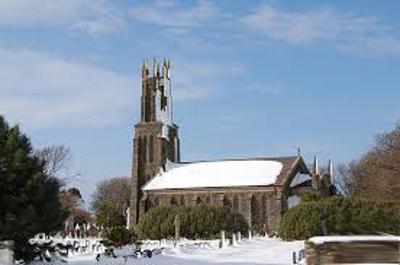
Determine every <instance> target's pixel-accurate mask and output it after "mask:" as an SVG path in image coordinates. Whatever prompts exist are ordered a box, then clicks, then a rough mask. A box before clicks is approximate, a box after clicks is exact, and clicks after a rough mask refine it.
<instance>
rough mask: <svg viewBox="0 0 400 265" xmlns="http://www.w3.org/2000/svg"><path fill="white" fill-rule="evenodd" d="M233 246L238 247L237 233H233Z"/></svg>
mask: <svg viewBox="0 0 400 265" xmlns="http://www.w3.org/2000/svg"><path fill="white" fill-rule="evenodd" d="M231 245H232V246H234V247H236V246H237V245H238V244H237V241H236V235H235V233H232V239H231Z"/></svg>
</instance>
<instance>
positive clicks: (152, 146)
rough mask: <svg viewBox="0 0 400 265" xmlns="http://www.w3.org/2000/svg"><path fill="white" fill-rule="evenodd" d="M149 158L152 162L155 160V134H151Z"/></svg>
mask: <svg viewBox="0 0 400 265" xmlns="http://www.w3.org/2000/svg"><path fill="white" fill-rule="evenodd" d="M149 145H150V146H149V156H150V157H149V160H150V162H153V161H154V135H152V136H150V144H149Z"/></svg>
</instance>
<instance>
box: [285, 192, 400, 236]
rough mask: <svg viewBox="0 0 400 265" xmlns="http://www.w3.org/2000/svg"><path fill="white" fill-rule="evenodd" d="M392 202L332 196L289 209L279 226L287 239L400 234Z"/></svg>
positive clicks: (399, 225)
mask: <svg viewBox="0 0 400 265" xmlns="http://www.w3.org/2000/svg"><path fill="white" fill-rule="evenodd" d="M394 206H395V205H394V204H392V203H383V202H375V201H369V200H360V199H352V198H339V197H331V198H326V199H322V200H317V201H306V202H302V203H300V204H299V205H297V206H295V207H293V208H291V209H289V210H288V211H287V212H286V213H285V214H284V216H283V218H282V220H281V224H280V226H279V236H280V237H281V238H282V239H284V240H305V239H308V238H310V237H312V236H318V235H323V226H325V229H326V231H327V232H328V234H330V235H357V234H382V233H387V234H395V235H399V234H400V216H399V213H398V211H396V209H395V207H394Z"/></svg>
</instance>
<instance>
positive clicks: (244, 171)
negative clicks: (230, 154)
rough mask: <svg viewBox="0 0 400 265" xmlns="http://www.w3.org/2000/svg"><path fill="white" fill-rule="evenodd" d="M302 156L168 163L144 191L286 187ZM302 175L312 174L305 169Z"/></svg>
mask: <svg viewBox="0 0 400 265" xmlns="http://www.w3.org/2000/svg"><path fill="white" fill-rule="evenodd" d="M300 161H302V159H301V158H299V157H278V158H255V159H233V160H217V161H202V162H192V163H172V162H168V163H167V165H166V171H165V172H163V171H162V172H160V173H159V174H157V175H156V176H155V177H154V178H153V179H152V180H151V181H150V182H149V183H147V184H146V185H145V186H144V188H143V190H145V191H149V190H164V189H194V188H217V187H240V186H268V185H283V184H284V183H285V181H286V179H287V178H288V176H289V175H290V174H291V173H292V172H293V171H294V170H295V167H296V166H297V165H298V164H299V162H300ZM303 171H304V172H302V173H306V174H307V173H309V172H308V170H307V169H306V168H305V169H304V170H303Z"/></svg>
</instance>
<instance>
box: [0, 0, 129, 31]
mask: <svg viewBox="0 0 400 265" xmlns="http://www.w3.org/2000/svg"><path fill="white" fill-rule="evenodd" d="M122 17H123V16H122V13H121V12H120V11H118V9H117V8H115V7H114V6H112V5H110V4H109V3H108V2H107V1H106V0H2V1H1V2H0V27H8V28H9V27H14V28H37V27H40V28H54V27H65V28H67V29H72V30H77V29H78V30H81V31H88V32H89V33H90V34H99V33H105V32H110V31H114V30H116V29H118V28H120V27H122V26H123V24H124V23H123V18H122Z"/></svg>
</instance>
